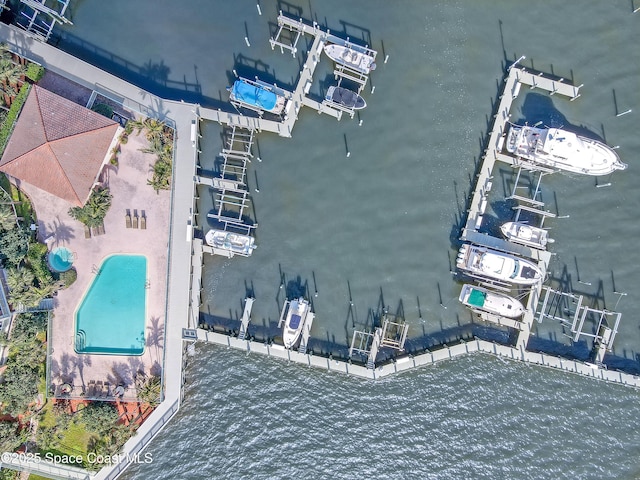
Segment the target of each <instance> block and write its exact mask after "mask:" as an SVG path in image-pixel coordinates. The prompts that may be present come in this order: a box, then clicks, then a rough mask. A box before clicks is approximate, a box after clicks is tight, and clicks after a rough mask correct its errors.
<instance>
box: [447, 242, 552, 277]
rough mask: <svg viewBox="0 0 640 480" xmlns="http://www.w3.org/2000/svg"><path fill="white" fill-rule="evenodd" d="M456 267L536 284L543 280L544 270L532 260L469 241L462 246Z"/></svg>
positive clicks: (484, 275) (470, 272)
mask: <svg viewBox="0 0 640 480" xmlns="http://www.w3.org/2000/svg"><path fill="white" fill-rule="evenodd" d="M456 267H457V268H458V269H460V270H462V271H465V272H468V273H469V274H471V275H475V276H480V277H485V278H489V279H493V280H498V281H500V282H504V283H512V284H515V285H535V284H536V283H538V282H542V280H543V274H542V270H541V269H540V267H539V266H538V265H536V264H535V263H533V262H532V261H530V260H525V259H524V258H520V257H516V256H515V255H511V254H508V253H504V252H500V251H498V250H491V249H490V248H486V247H480V246H477V245H471V244H468V243H465V244H464V245H462V247H460V250H459V251H458V257H457V258H456Z"/></svg>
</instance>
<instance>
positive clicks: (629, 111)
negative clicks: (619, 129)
mask: <svg viewBox="0 0 640 480" xmlns="http://www.w3.org/2000/svg"><path fill="white" fill-rule="evenodd" d="M631 112H632V110H631V109H629V110H627V111H626V112H620V113H618V114H617V115H616V117H621V116H623V115H626V114H627V113H631Z"/></svg>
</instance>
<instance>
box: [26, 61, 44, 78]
mask: <svg viewBox="0 0 640 480" xmlns="http://www.w3.org/2000/svg"><path fill="white" fill-rule="evenodd" d="M24 75H25V77H27V78H28V79H29V80H31V81H32V82H37V81H38V80H40V79H41V78H42V77H43V76H44V67H43V66H42V65H38V64H37V63H30V64H29V66H28V67H27V71H26V73H25V74H24Z"/></svg>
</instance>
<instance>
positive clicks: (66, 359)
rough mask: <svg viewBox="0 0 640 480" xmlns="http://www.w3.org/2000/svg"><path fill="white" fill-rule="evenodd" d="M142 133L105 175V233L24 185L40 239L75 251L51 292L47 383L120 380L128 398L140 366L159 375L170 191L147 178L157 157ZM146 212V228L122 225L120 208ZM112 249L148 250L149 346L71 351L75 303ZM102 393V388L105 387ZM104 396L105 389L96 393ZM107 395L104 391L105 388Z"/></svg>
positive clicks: (83, 389) (78, 388) (83, 391)
mask: <svg viewBox="0 0 640 480" xmlns="http://www.w3.org/2000/svg"><path fill="white" fill-rule="evenodd" d="M145 146H146V139H145V138H144V135H143V134H141V135H140V136H139V137H136V135H135V134H134V135H131V136H130V137H129V142H128V143H127V144H126V145H123V146H122V152H121V154H120V157H119V166H118V167H113V166H109V167H107V168H106V170H105V174H104V175H103V182H104V184H105V185H107V186H108V187H109V189H110V191H111V194H112V195H113V200H112V205H111V209H110V210H109V212H108V214H107V216H106V218H105V220H104V229H105V234H104V235H98V236H95V235H94V236H92V237H91V238H90V239H86V238H85V234H84V226H83V225H82V224H81V223H79V222H77V221H75V220H73V219H72V218H71V217H69V215H68V214H67V212H68V210H69V208H70V207H71V206H72V205H71V204H69V203H68V202H65V201H63V200H61V199H59V198H57V197H54V196H52V195H50V194H48V193H46V192H43V191H42V190H39V189H37V188H35V187H33V186H31V185H27V184H24V183H22V184H21V185H20V188H22V189H23V190H24V191H25V192H26V193H27V194H28V195H29V197H30V198H31V200H32V202H33V205H34V207H35V210H36V213H37V217H38V237H39V239H40V240H41V241H44V240H45V239H46V238H48V237H50V236H51V235H54V237H53V238H52V239H51V240H50V241H49V242H48V243H49V248H55V247H57V246H65V247H67V248H69V249H70V250H71V251H72V252H74V257H75V260H74V264H73V265H74V267H75V268H76V270H77V273H78V279H77V281H76V282H75V283H74V284H73V285H71V287H69V288H68V289H66V290H61V291H60V292H58V295H57V296H56V298H55V301H54V304H55V309H54V312H53V313H54V318H53V319H52V328H51V331H52V335H51V338H50V339H49V341H50V342H51V346H52V356H51V362H50V375H51V377H50V378H51V383H52V384H53V386H54V387H55V386H59V385H60V384H62V383H69V384H71V385H73V387H74V388H73V391H72V393H71V396H72V397H77V396H82V395H89V393H88V392H87V386H88V385H89V384H90V383H94V382H102V384H105V383H108V384H109V389H108V390H109V393H111V391H112V390H113V387H115V386H118V385H124V386H125V387H126V392H125V398H134V397H135V396H136V393H135V388H134V378H135V376H136V375H138V374H139V373H140V372H144V373H145V374H146V375H149V374H150V373H152V374H158V373H159V372H160V369H161V365H162V360H163V345H164V323H165V311H166V309H165V307H166V294H167V260H168V244H169V209H170V200H171V198H170V192H169V191H161V192H160V194H156V192H155V191H154V190H153V189H152V188H151V187H150V186H148V185H147V178H148V177H149V171H150V166H151V165H152V163H153V162H154V161H155V157H154V156H153V155H150V154H146V153H142V152H141V151H140V148H144V147H145ZM127 210H129V211H130V212H131V215H132V216H133V215H134V213H135V212H136V211H137V214H138V216H143V215H144V216H146V218H147V229H146V230H142V229H140V228H138V229H134V228H126V226H125V213H126V211H127ZM114 253H129V254H142V255H145V256H146V257H147V280H148V282H149V284H150V286H149V288H148V289H147V319H146V348H145V351H144V353H143V354H142V355H141V356H118V355H89V354H81V355H79V354H77V353H75V351H74V341H75V328H74V314H75V310H76V308H77V307H78V305H79V302H80V300H81V298H82V296H83V295H84V292H85V291H86V290H87V289H88V287H89V286H90V284H91V282H92V281H93V279H94V276H95V274H94V273H93V272H94V271H95V270H96V267H99V266H100V264H101V263H102V261H103V260H104V259H105V257H107V256H109V255H111V254H114ZM104 392H105V393H106V392H107V389H104ZM98 397H102V395H98ZM105 398H109V397H108V395H105Z"/></svg>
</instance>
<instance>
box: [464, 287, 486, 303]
mask: <svg viewBox="0 0 640 480" xmlns="http://www.w3.org/2000/svg"><path fill="white" fill-rule="evenodd" d="M486 296H487V295H486V294H485V293H484V292H482V291H480V290H476V289H475V288H472V289H471V293H470V294H469V300H468V302H469V305H473V306H474V307H482V306H483V305H484V301H485V298H486Z"/></svg>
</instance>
